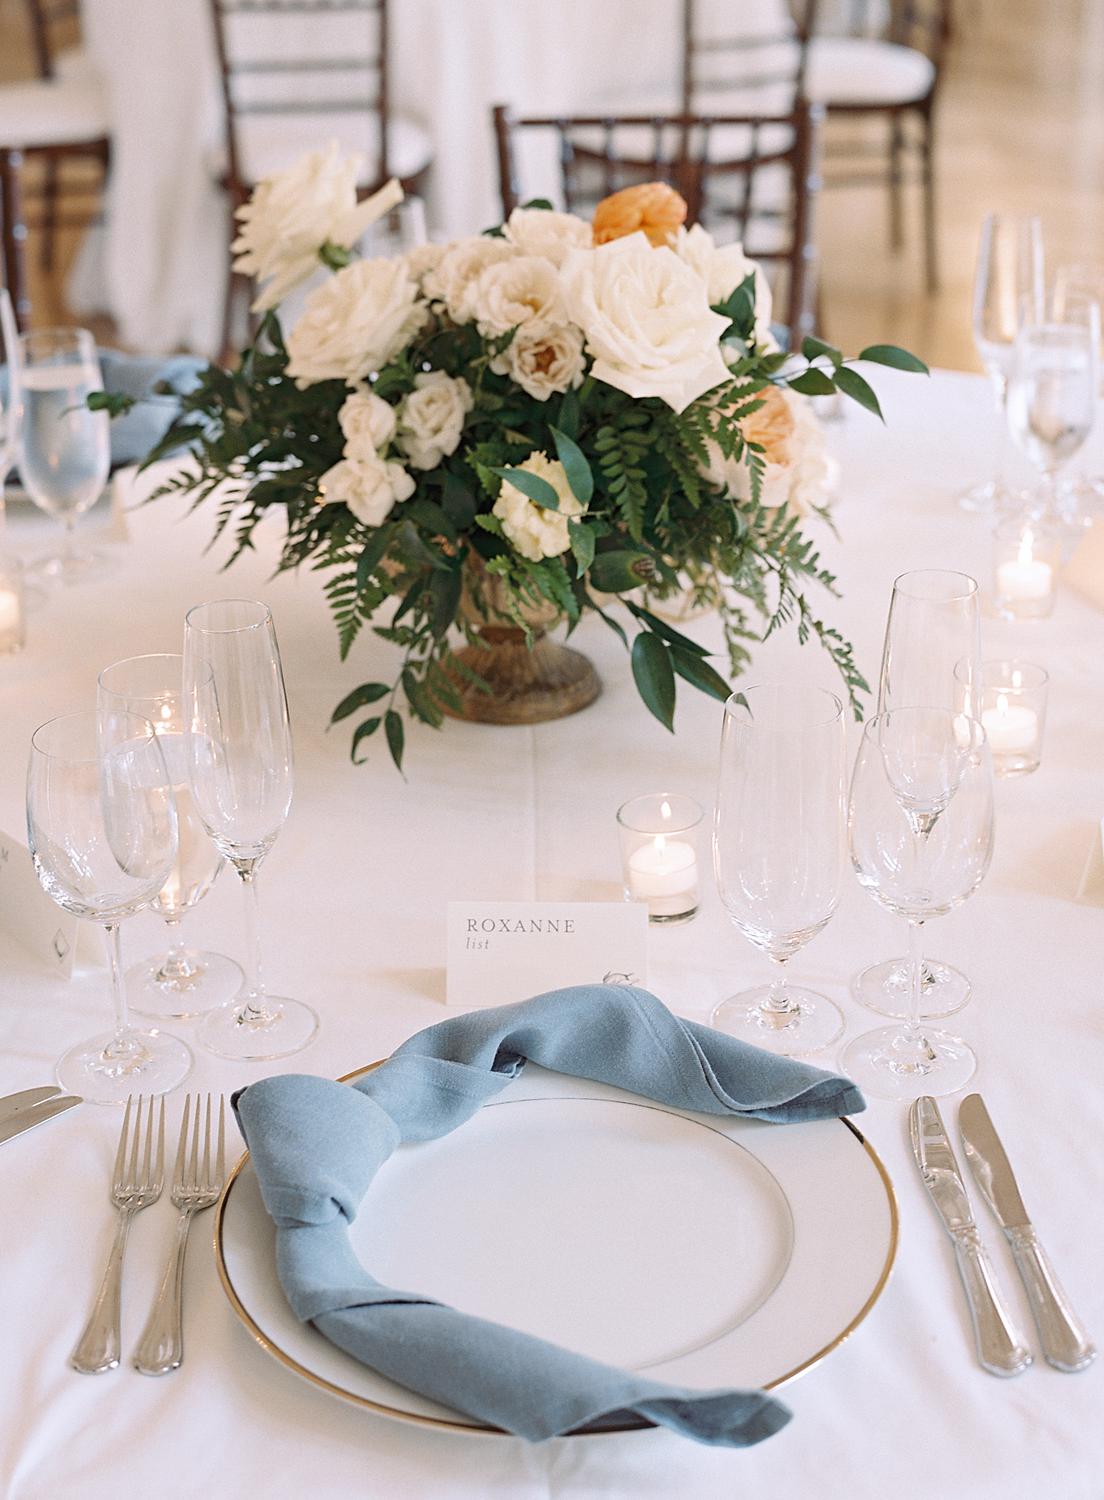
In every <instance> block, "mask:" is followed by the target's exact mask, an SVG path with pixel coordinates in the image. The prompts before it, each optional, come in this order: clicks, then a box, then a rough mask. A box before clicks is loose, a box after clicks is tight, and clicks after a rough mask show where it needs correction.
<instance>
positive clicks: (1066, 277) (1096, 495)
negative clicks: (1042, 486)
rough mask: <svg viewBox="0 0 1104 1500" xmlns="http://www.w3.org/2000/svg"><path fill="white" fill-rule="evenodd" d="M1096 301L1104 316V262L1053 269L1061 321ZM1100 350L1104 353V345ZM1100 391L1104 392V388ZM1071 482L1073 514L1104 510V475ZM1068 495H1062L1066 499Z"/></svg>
mask: <svg viewBox="0 0 1104 1500" xmlns="http://www.w3.org/2000/svg"><path fill="white" fill-rule="evenodd" d="M1094 302H1095V303H1096V306H1097V308H1098V309H1100V311H1101V317H1102V318H1104V265H1089V264H1085V263H1075V264H1072V265H1065V266H1059V267H1058V269H1057V271H1056V272H1055V273H1054V287H1053V290H1052V292H1051V299H1050V314H1051V316H1052V317H1054V318H1055V319H1056V320H1057V321H1058V322H1060V323H1063V322H1066V321H1068V320H1069V318H1070V316H1071V315H1075V316H1076V315H1080V316H1081V317H1082V318H1084V317H1085V316H1086V309H1087V308H1089V307H1090V306H1091V304H1092V303H1094ZM1098 353H1099V355H1101V356H1104V348H1101V349H1100V350H1099V351H1098ZM1098 368H1099V370H1100V373H1101V374H1102V375H1104V358H1102V359H1098ZM1098 394H1104V391H1102V392H1098ZM1068 483H1069V490H1070V498H1071V501H1072V504H1070V505H1069V507H1068V508H1069V509H1070V510H1072V511H1073V512H1074V514H1078V513H1079V514H1080V515H1081V516H1082V517H1083V518H1084V519H1085V521H1086V522H1087V521H1089V520H1090V519H1091V517H1092V515H1093V514H1094V513H1096V514H1100V513H1101V512H1104V475H1100V474H1095V475H1091V476H1090V475H1087V474H1084V473H1082V474H1077V475H1075V476H1074V478H1073V479H1072V481H1069V482H1068ZM1063 488H1065V486H1063ZM1065 498H1066V497H1065V496H1063V500H1064V501H1065Z"/></svg>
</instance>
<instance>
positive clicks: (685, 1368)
mask: <svg viewBox="0 0 1104 1500" xmlns="http://www.w3.org/2000/svg"><path fill="white" fill-rule="evenodd" d="M367 1071H368V1070H367V1069H362V1070H360V1072H358V1073H354V1074H350V1075H349V1078H350V1079H352V1078H358V1077H361V1076H362V1075H363V1073H364V1072H367ZM350 1235H351V1239H352V1243H353V1246H354V1247H355V1249H356V1252H357V1254H358V1256H359V1257H360V1260H361V1264H362V1265H364V1266H365V1268H366V1269H367V1270H368V1271H369V1272H370V1273H371V1275H372V1276H374V1277H375V1278H376V1280H377V1281H380V1282H382V1283H383V1284H384V1285H385V1286H396V1287H401V1288H403V1290H404V1291H417V1292H420V1293H424V1294H425V1295H426V1296H427V1297H432V1298H434V1299H436V1300H438V1301H440V1302H445V1303H448V1304H450V1305H451V1306H453V1307H456V1308H459V1309H460V1310H461V1311H462V1312H466V1313H471V1314H473V1315H475V1316H478V1317H483V1318H492V1319H494V1320H496V1321H498V1322H500V1323H506V1324H508V1325H510V1326H511V1327H514V1328H519V1329H523V1330H524V1331H525V1332H527V1333H532V1334H536V1335H538V1336H540V1337H541V1338H545V1339H551V1340H552V1341H554V1342H555V1343H557V1344H562V1345H564V1346H565V1347H567V1348H570V1349H575V1350H577V1351H578V1352H580V1353H582V1354H587V1355H590V1356H591V1357H592V1358H594V1359H600V1360H604V1361H605V1362H607V1363H609V1364H615V1365H620V1366H623V1367H626V1368H628V1369H632V1370H638V1371H640V1372H641V1373H643V1374H646V1375H648V1376H650V1377H651V1378H653V1379H655V1380H663V1381H670V1382H671V1383H673V1384H676V1385H682V1386H689V1387H692V1388H698V1389H711V1388H716V1387H718V1386H738V1387H760V1388H763V1389H774V1388H776V1387H778V1386H780V1385H782V1384H783V1383H784V1382H785V1381H787V1380H792V1379H793V1378H794V1376H796V1375H799V1374H801V1373H802V1372H803V1371H805V1370H807V1369H809V1368H810V1367H811V1366H812V1365H814V1364H816V1363H818V1361H820V1360H821V1359H823V1358H824V1357H825V1356H826V1355H827V1354H829V1353H830V1352H831V1351H832V1350H833V1349H836V1348H838V1346H839V1345H840V1344H841V1343H842V1342H843V1340H844V1339H845V1338H846V1337H847V1336H848V1334H850V1333H852V1332H853V1331H854V1330H855V1329H856V1328H857V1327H858V1325H859V1324H860V1323H861V1322H862V1320H863V1319H864V1318H865V1317H866V1315H867V1313H868V1312H869V1311H870V1309H871V1308H872V1307H873V1305H874V1303H875V1302H876V1301H877V1299H878V1297H879V1296H880V1295H881V1292H882V1290H883V1289H884V1287H885V1284H886V1281H887V1278H888V1276H889V1271H890V1267H891V1266H892V1264H893V1257H894V1254H895V1252H896V1248H897V1205H896V1202H895V1200H894V1196H893V1189H892V1186H891V1185H890V1181H889V1177H888V1176H887V1174H886V1171H885V1168H884V1167H883V1166H882V1163H881V1162H880V1160H879V1159H878V1157H877V1156H876V1155H875V1153H874V1152H873V1151H872V1150H871V1148H870V1146H869V1145H868V1143H867V1142H866V1141H865V1140H864V1138H863V1136H862V1135H861V1134H860V1133H859V1131H858V1130H857V1129H856V1128H855V1126H853V1125H852V1124H851V1123H850V1122H849V1121H847V1120H819V1121H814V1122H810V1123H808V1124H799V1125H768V1124H764V1123H763V1122H762V1121H758V1120H742V1119H733V1118H725V1117H721V1116H716V1115H702V1114H696V1113H692V1112H690V1111H683V1110H677V1109H671V1108H668V1107H667V1106H665V1105H660V1104H656V1103H654V1102H652V1101H651V1100H646V1099H640V1098H638V1097H637V1096H635V1095H633V1094H628V1093H625V1092H623V1091H622V1090H620V1089H615V1088H610V1087H608V1086H607V1085H605V1084H600V1083H591V1082H589V1081H588V1080H586V1079H581V1078H569V1077H565V1076H564V1075H562V1074H558V1073H549V1072H546V1071H545V1070H544V1069H541V1068H537V1067H534V1066H533V1065H532V1064H530V1065H528V1066H527V1067H526V1068H525V1070H524V1072H523V1074H522V1076H521V1077H520V1078H519V1079H517V1080H516V1081H515V1082H514V1083H511V1084H509V1085H508V1086H507V1087H506V1088H505V1089H503V1091H502V1093H501V1094H499V1095H498V1096H497V1097H496V1098H494V1099H493V1100H491V1101H490V1102H489V1103H487V1104H485V1105H484V1106H483V1107H482V1109H480V1110H479V1111H478V1113H477V1114H476V1115H474V1116H473V1117H472V1119H470V1120H469V1121H467V1123H466V1124H464V1125H462V1126H461V1127H460V1128H459V1129H458V1130H455V1131H453V1132H451V1133H450V1134H449V1135H446V1136H442V1137H441V1138H440V1139H438V1140H435V1141H427V1142H420V1143H418V1144H413V1145H409V1146H401V1147H400V1148H399V1149H398V1150H397V1151H396V1152H395V1153H394V1154H393V1155H392V1156H391V1157H390V1158H389V1159H388V1161H386V1162H385V1163H384V1165H383V1167H382V1168H381V1169H380V1171H379V1173H378V1174H377V1176H376V1178H375V1180H374V1182H373V1183H372V1185H371V1187H370V1188H369V1190H368V1193H367V1194H366V1196H365V1198H364V1201H363V1203H362V1204H361V1208H360V1211H359V1213H358V1215H357V1218H356V1220H355V1222H354V1223H353V1225H352V1227H351V1229H350ZM275 1248H276V1234H275V1228H274V1226H273V1224H272V1221H271V1220H270V1219H269V1217H268V1215H267V1214H266V1212H265V1210H264V1206H263V1204H262V1202H261V1195H260V1189H259V1186H258V1183H257V1178H256V1175H255V1173H254V1172H253V1169H252V1166H251V1165H250V1162H249V1157H248V1156H245V1157H243V1158H242V1160H241V1161H240V1162H239V1163H238V1165H237V1167H236V1168H235V1169H234V1172H233V1173H232V1174H231V1177H230V1180H229V1182H228V1183H227V1187H226V1191H225V1192H224V1194H223V1197H222V1199H221V1201H220V1203H219V1207H218V1212H217V1214H216V1222H215V1253H216V1256H217V1259H218V1266H219V1274H220V1276H221V1278H222V1284H223V1287H224V1288H225V1290H226V1294H227V1296H228V1297H229V1299H230V1302H231V1305H232V1306H233V1308H234V1310H235V1312H236V1313H237V1314H238V1316H239V1317H240V1318H241V1320H242V1321H243V1322H244V1324H245V1325H246V1327H247V1328H248V1329H249V1331H250V1332H251V1333H252V1334H253V1336H254V1337H255V1338H256V1339H257V1341H258V1342H259V1343H260V1344H261V1345H262V1346H263V1347H264V1348H265V1349H266V1350H267V1351H268V1352H269V1353H270V1354H272V1355H273V1356H274V1357H275V1358H276V1359H278V1360H279V1361H280V1362H281V1363H282V1364H284V1365H286V1366H287V1367H288V1368H289V1369H292V1370H294V1371H295V1372H296V1373H297V1374H299V1375H301V1376H303V1377H304V1379H306V1380H309V1381H310V1382H311V1383H312V1384H314V1385H316V1386H321V1387H322V1388H323V1389H324V1390H327V1391H330V1392H331V1393H332V1394H334V1395H335V1396H339V1397H342V1398H343V1399H344V1400H347V1401H352V1402H355V1403H356V1404H358V1405H360V1406H365V1407H369V1408H370V1409H371V1410H373V1411H377V1412H381V1413H383V1414H384V1415H387V1416H391V1417H396V1418H400V1419H404V1420H407V1421H413V1422H423V1423H429V1424H432V1425H434V1426H442V1427H448V1428H452V1429H458V1430H462V1431H465V1432H473V1433H485V1434H492V1433H494V1432H495V1431H496V1429H494V1428H490V1427H486V1426H483V1425H481V1424H480V1423H478V1422H475V1421H473V1420H472V1419H471V1418H469V1417H466V1416H463V1415H462V1414H460V1413H458V1412H455V1411H453V1410H451V1409H450V1408H449V1407H446V1406H441V1405H439V1404H437V1403H436V1402H433V1401H428V1400H425V1399H424V1398H422V1397H421V1396H418V1395H416V1394H414V1393H413V1392H411V1391H407V1390H405V1389H404V1388H403V1387H402V1386H399V1385H396V1384H395V1383H394V1382H393V1381H390V1380H386V1379H385V1378H384V1377H383V1376H381V1375H378V1374H376V1372H375V1371H373V1370H370V1369H368V1368H367V1367H366V1366H364V1365H362V1364H360V1363H359V1362H358V1361H357V1360H355V1359H353V1358H352V1356H351V1355H348V1354H345V1353H344V1352H343V1351H342V1350H340V1349H338V1348H336V1347H335V1346H334V1345H333V1344H331V1343H330V1342H329V1340H328V1339H325V1338H323V1336H322V1335H321V1334H320V1333H318V1332H317V1331H316V1330H315V1329H314V1328H312V1327H311V1326H310V1325H309V1324H302V1323H300V1322H299V1321H298V1319H297V1318H296V1317H295V1315H294V1314H293V1313H292V1311H291V1309H290V1307H289V1306H288V1304H287V1302H286V1300H285V1298H284V1295H283V1292H282V1290H281V1288H280V1284H279V1282H278V1280H277V1277H276V1254H275ZM634 1425H641V1426H644V1425H647V1424H645V1423H640V1424H634Z"/></svg>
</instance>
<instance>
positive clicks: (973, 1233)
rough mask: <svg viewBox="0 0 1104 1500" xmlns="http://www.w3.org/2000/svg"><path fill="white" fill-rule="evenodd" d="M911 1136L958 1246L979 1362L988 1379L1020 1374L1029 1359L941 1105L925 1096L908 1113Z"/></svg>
mask: <svg viewBox="0 0 1104 1500" xmlns="http://www.w3.org/2000/svg"><path fill="white" fill-rule="evenodd" d="M909 1135H910V1136H911V1139H912V1154H913V1155H914V1156H915V1158H916V1162H917V1165H918V1166H919V1168H920V1175H921V1177H922V1178H923V1180H924V1186H925V1187H926V1188H927V1190H928V1193H929V1195H930V1197H931V1200H932V1202H933V1203H934V1204H935V1207H936V1212H937V1213H938V1214H939V1217H940V1218H941V1219H942V1221H943V1227H944V1228H945V1229H946V1231H947V1233H948V1234H949V1235H950V1237H951V1240H952V1241H953V1243H954V1247H955V1260H956V1261H957V1262H958V1273H959V1275H960V1276H961V1278H962V1286H963V1290H964V1291H965V1293H966V1302H967V1305H968V1307H969V1309H970V1320H971V1322H972V1323H973V1325H974V1343H975V1345H976V1347H977V1357H978V1363H979V1364H980V1365H981V1366H982V1368H983V1369H985V1370H988V1371H989V1373H990V1375H1001V1376H1011V1375H1019V1374H1021V1373H1022V1372H1023V1371H1024V1370H1026V1369H1027V1367H1028V1365H1030V1364H1031V1354H1030V1353H1029V1351H1028V1349H1027V1348H1026V1346H1025V1344H1024V1342H1023V1340H1022V1339H1021V1338H1020V1337H1019V1335H1018V1334H1017V1332H1016V1330H1015V1327H1014V1326H1013V1324H1012V1321H1011V1319H1010V1318H1009V1316H1008V1313H1007V1311H1006V1310H1005V1308H1004V1305H1003V1303H1002V1301H1001V1298H1000V1294H999V1292H998V1290H997V1281H996V1276H995V1275H994V1272H993V1267H992V1266H991V1265H990V1263H989V1257H988V1256H987V1255H986V1253H985V1247H984V1246H983V1245H982V1243H981V1237H980V1235H979V1234H978V1230H977V1225H976V1224H975V1222H974V1215H973V1210H972V1209H971V1207H970V1199H969V1197H968V1196H967V1193H966V1186H965V1184H964V1183H963V1181H962V1174H961V1173H960V1172H959V1169H958V1162H957V1161H956V1160H955V1154H954V1148H953V1147H952V1146H951V1141H950V1137H949V1136H948V1134H947V1130H946V1127H945V1126H944V1124H943V1117H942V1115H941V1114H940V1113H939V1106H938V1105H937V1104H936V1102H935V1100H934V1099H933V1098H931V1096H930V1095H928V1094H924V1095H921V1097H920V1098H919V1099H917V1100H916V1101H915V1102H914V1103H913V1105H912V1107H911V1108H910V1110H909Z"/></svg>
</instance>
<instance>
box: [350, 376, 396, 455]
mask: <svg viewBox="0 0 1104 1500" xmlns="http://www.w3.org/2000/svg"><path fill="white" fill-rule="evenodd" d="M337 420H338V421H339V422H340V423H341V431H342V432H343V433H344V434H345V457H346V458H372V457H374V456H375V455H376V454H377V453H382V451H383V449H384V448H386V447H387V445H388V443H389V442H390V441H391V439H392V438H393V437H394V436H395V423H396V420H397V419H396V416H395V408H394V407H393V406H391V405H390V404H389V403H388V402H386V401H385V400H384V399H383V397H382V396H377V395H376V394H375V392H374V391H354V392H353V394H352V395H351V396H347V397H346V398H345V402H344V404H343V406H342V408H341V410H340V411H339V412H338V414H337Z"/></svg>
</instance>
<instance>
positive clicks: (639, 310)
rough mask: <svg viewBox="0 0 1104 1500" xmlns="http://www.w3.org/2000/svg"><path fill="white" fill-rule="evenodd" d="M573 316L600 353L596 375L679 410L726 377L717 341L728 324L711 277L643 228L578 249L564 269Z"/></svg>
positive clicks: (593, 349) (591, 346)
mask: <svg viewBox="0 0 1104 1500" xmlns="http://www.w3.org/2000/svg"><path fill="white" fill-rule="evenodd" d="M564 280H565V294H566V300H567V308H568V317H569V319H570V321H571V322H573V323H578V324H579V325H580V327H581V328H582V330H583V333H584V334H585V336H586V345H587V349H588V351H589V352H590V353H591V354H592V355H593V356H594V367H593V370H592V374H593V375H594V376H595V378H596V379H598V380H602V381H605V383H606V384H607V385H612V386H615V387H616V388H617V389H618V390H620V391H625V392H626V394H628V395H630V396H633V397H635V398H641V397H644V396H658V397H659V398H660V399H661V400H663V401H666V402H667V404H668V406H670V407H672V408H673V410H675V411H682V410H683V409H684V408H685V407H687V406H689V404H690V402H691V401H693V400H695V399H696V397H698V396H700V395H702V394H703V393H704V392H705V391H709V390H712V389H713V387H714V386H716V385H720V383H721V382H722V381H723V380H727V379H728V367H727V366H726V365H725V362H724V359H723V358H722V357H721V350H720V344H719V342H718V341H719V339H720V336H721V334H722V333H723V332H724V330H725V328H726V327H727V326H728V325H727V323H726V321H725V319H724V318H723V317H721V315H720V313H715V312H713V311H712V309H711V308H710V306H709V299H708V296H707V295H706V289H705V283H704V282H703V281H702V279H701V277H700V276H698V275H697V274H696V273H695V272H694V271H693V270H691V268H690V267H689V266H688V265H686V263H685V262H684V261H682V260H680V259H679V257H678V256H677V255H676V254H675V253H674V251H673V250H669V249H667V248H666V246H660V247H658V248H654V247H653V246H652V245H650V244H649V243H648V240H647V238H646V237H645V236H644V235H643V234H640V233H636V234H629V235H625V236H624V237H623V238H622V239H618V240H611V241H610V242H609V243H608V244H606V245H599V246H598V248H597V249H595V250H573V251H572V252H571V255H570V256H569V257H568V260H567V264H566V266H565V268H564Z"/></svg>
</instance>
